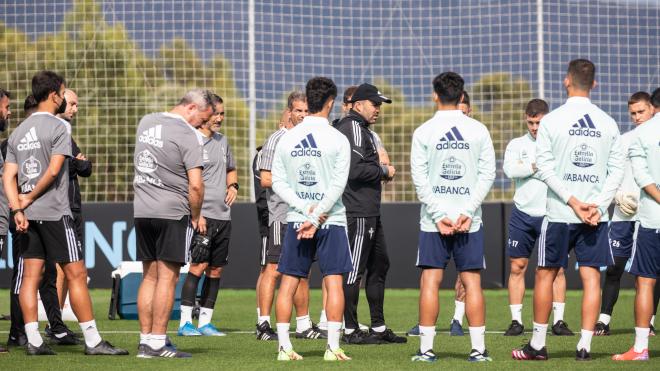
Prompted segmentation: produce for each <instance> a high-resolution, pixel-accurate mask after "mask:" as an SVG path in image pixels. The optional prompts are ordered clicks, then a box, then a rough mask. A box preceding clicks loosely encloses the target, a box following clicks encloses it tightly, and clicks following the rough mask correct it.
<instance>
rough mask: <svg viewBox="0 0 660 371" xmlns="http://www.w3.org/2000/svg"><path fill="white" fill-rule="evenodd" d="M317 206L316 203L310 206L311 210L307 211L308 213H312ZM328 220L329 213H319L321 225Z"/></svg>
mask: <svg viewBox="0 0 660 371" xmlns="http://www.w3.org/2000/svg"><path fill="white" fill-rule="evenodd" d="M315 208H316V204H314V205H312V206H310V207H309V211H308V212H307V215H312V213H313V212H314V209H315ZM326 220H328V214H327V213H323V214H321V215H319V225H323V223H325V221H326Z"/></svg>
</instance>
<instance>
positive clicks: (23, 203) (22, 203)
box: [18, 193, 34, 209]
mask: <svg viewBox="0 0 660 371" xmlns="http://www.w3.org/2000/svg"><path fill="white" fill-rule="evenodd" d="M33 201H34V200H33V199H32V197H30V194H29V193H27V194H19V195H18V202H19V207H20V208H21V209H27V208H28V206H30V205H32V202H33Z"/></svg>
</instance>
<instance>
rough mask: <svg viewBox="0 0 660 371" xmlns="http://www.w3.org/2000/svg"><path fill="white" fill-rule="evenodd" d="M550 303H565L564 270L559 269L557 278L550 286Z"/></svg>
mask: <svg viewBox="0 0 660 371" xmlns="http://www.w3.org/2000/svg"><path fill="white" fill-rule="evenodd" d="M552 301H555V302H557V303H565V302H566V276H565V275H564V268H559V271H558V272H557V277H555V281H554V282H553V284H552Z"/></svg>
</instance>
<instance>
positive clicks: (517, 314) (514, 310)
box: [509, 304, 523, 324]
mask: <svg viewBox="0 0 660 371" xmlns="http://www.w3.org/2000/svg"><path fill="white" fill-rule="evenodd" d="M522 308H523V305H522V304H511V305H509V309H511V320H512V321H518V323H520V324H522Z"/></svg>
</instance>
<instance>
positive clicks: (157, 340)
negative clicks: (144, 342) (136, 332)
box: [149, 334, 167, 350]
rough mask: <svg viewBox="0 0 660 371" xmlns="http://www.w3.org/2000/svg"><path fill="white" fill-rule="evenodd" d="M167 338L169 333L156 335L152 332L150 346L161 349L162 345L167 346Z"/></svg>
mask: <svg viewBox="0 0 660 371" xmlns="http://www.w3.org/2000/svg"><path fill="white" fill-rule="evenodd" d="M166 338H167V335H165V334H162V335H156V334H151V336H149V346H150V347H151V349H154V350H158V349H161V348H162V347H164V346H165V339H166Z"/></svg>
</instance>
